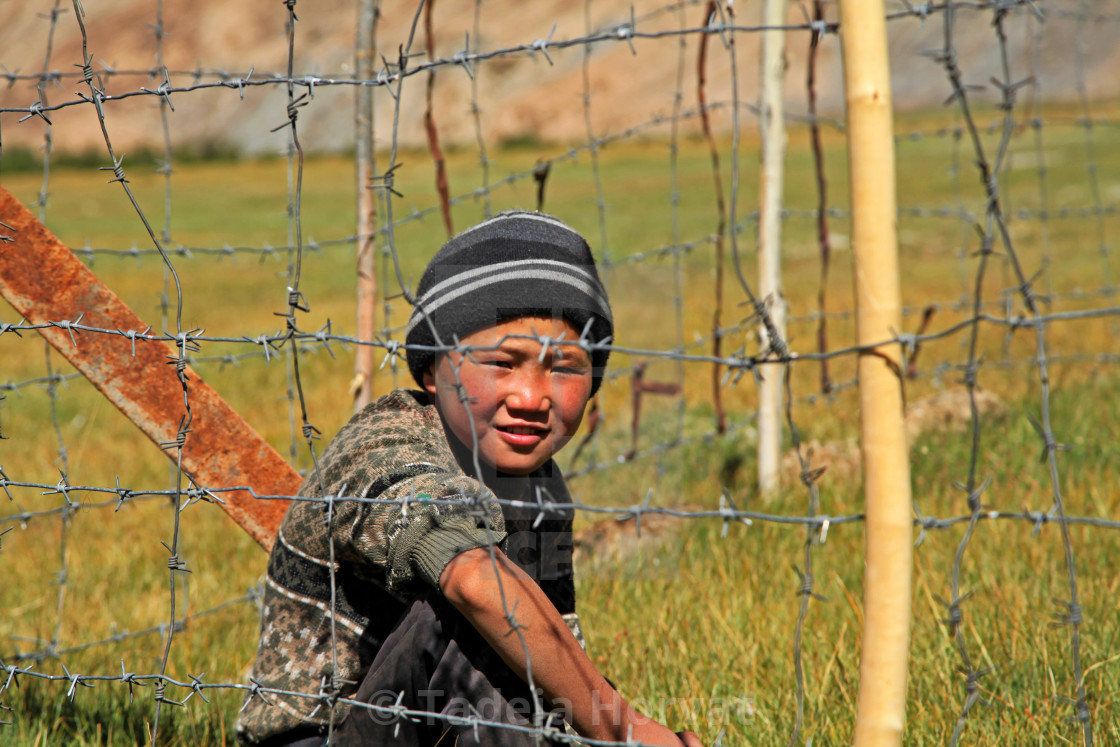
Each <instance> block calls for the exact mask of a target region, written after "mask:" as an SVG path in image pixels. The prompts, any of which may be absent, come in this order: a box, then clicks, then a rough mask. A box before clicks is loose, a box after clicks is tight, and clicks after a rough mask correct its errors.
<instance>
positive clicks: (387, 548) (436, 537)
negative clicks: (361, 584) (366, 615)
mask: <svg viewBox="0 0 1120 747" xmlns="http://www.w3.org/2000/svg"><path fill="white" fill-rule="evenodd" d="M410 466H411V465H410ZM425 466H427V467H429V468H431V470H432V471H419V470H417V469H409V470H407V471H406V473H405V474H402V473H398V474H396V475H392V476H390V477H389V479H387V480H382V481H379V482H381V483H382V485H375V486H373V488H372V489H371V490H370V491H367V493H366V495H367V496H369V497H376V498H379V499H381V500H384V501H393V503H353V502H352V503H351V504H350V505H351V506H352V507H354V508H355V509H357V510H350V511H347V510H345V509H343V510H342V511H340V512H339V514H338V516H336V519H335V522H334V523H335V530H336V534H335V537H336V542H338V543H339V544H341V545H344V546H348V547H349V548H350V549H351V550H352V551H353V552H355V553H356V554H358V555H360V556H361V557H362V558H363V559H364V560H366V561H367V562H372V563H373V564H375V565H377V566H380V567H381V568H382V569H383V570H384V571H385V578H386V584H387V586H388V587H389V589H390V590H392V591H398V592H403V591H406V590H407V589H408V588H409V587H411V586H413V585H414V583H415V582H416V581H423V582H427V583H428V584H430V585H432V586H434V587H436V588H438V587H439V577H440V574H441V573H443V569H444V568H446V567H447V564H448V563H450V562H451V560H452V558H454V557H455V556H456V555H458V554H459V553H461V552H465V551H467V550H473V549H475V548H478V547H486V546H488V545H493V544H496V543H498V542H500V541H501V540H503V539H504V538H505V536H506V532H505V522H504V519H503V517H502V509H501V506H500V505H499V504H498V502H497V501H496V500H495V499H494V495H493V494H492V493H491V492H490V491H489V490H488V489H486V488H484V487H482V486H481V485H480V484H479V483H478V482H477V481H476V480H473V479H471V478H469V477H466V476H464V475H462V474H451V473H448V472H446V471H443V470H440V469H439V468H437V467H435V466H434V465H425ZM394 478H397V479H394ZM385 482H389V483H390V484H389V485H388V486H384V483H385ZM359 507H360V508H359Z"/></svg>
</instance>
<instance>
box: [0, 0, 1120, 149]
mask: <svg viewBox="0 0 1120 747" xmlns="http://www.w3.org/2000/svg"><path fill="white" fill-rule="evenodd" d="M384 5H385V8H386V10H385V11H384V14H383V17H382V18H381V22H380V25H379V27H378V44H379V53H380V54H382V55H384V56H385V57H386V58H388V59H389V60H390V61H395V60H396V58H397V56H398V51H399V50H400V49H402V48H403V47H404V46H405V45H407V40H408V38H409V32H410V30H411V28H412V24H413V16H414V7H415V6H414V4H413V3H385V4H384ZM1038 5H1039V6H1040V7H1042V8H1043V9H1044V10H1045V11H1046V13H1047V18H1046V21H1045V23H1041V24H1040V23H1038V22H1037V21H1036V20H1035V19H1034V17H1032V16H1031V15H1030V14H1029V13H1028V12H1027V11H1026V10H1025V9H1018V10H1016V11H1014V12H1012V13H1011V14H1010V16H1009V18H1008V20H1007V31H1008V35H1009V38H1010V45H1009V50H1010V57H1011V63H1012V66H1013V71H1012V75H1013V77H1015V78H1017V79H1020V78H1027V77H1030V76H1032V75H1033V76H1035V79H1036V81H1037V83H1038V85H1039V89H1038V90H1039V92H1040V93H1041V95H1042V97H1043V98H1045V99H1047V100H1062V101H1072V100H1076V98H1077V96H1078V85H1079V84H1080V83H1083V84H1084V86H1085V90H1086V92H1087V95H1089V96H1090V97H1092V98H1104V97H1115V96H1116V95H1118V93H1120V76H1117V75H1116V74H1115V72H1114V71H1115V70H1116V69H1117V67H1118V65H1120V45H1116V44H1115V43H1114V38H1115V36H1116V32H1117V31H1118V30H1120V14H1116V13H1115V12H1113V11H1110V10H1109V9H1110V8H1111V7H1112V6H1111V3H1110V0H1087V1H1086V2H1083V3H1082V2H1077V1H1076V0H1061V2H1045V0H1040V2H1039V3H1038ZM53 6H54V0H20V1H19V2H16V1H15V0H7V2H3V3H0V64H2V65H3V68H0V71H6V72H7V73H9V74H11V75H13V76H14V75H17V74H23V75H26V74H36V75H37V74H38V73H40V72H41V71H42V70H43V69H44V67H45V68H46V69H48V70H51V71H55V72H58V73H60V74H63V75H64V76H70V75H72V74H73V73H75V72H76V71H77V70H78V68H77V67H75V66H76V65H80V63H81V60H82V43H81V35H80V33H79V31H78V25H77V23H76V21H75V18H74V13H73V10H72V7H71V4H70V2H62V3H60V6H61V11H60V15H59V17H58V22H57V28H56V30H55V33H54V37H53V46H52V48H51V51H50V56H49V60H48V59H47V50H48V37H49V32H50V28H51V24H50V21H49V12H50V10H51V8H52V7H53ZM737 6H738V7H739V10H738V13H739V17H738V19H737V22H738V23H739V24H740V25H744V26H753V25H756V24H757V23H758V14H759V12H760V8H761V4H760V3H758V2H755V3H740V4H737ZM1082 6H1087V9H1088V13H1089V15H1086V14H1085V13H1084V12H1083V13H1081V15H1080V16H1079V15H1078V14H1077V12H1075V11H1077V10H1078V8H1079V7H1082ZM85 9H86V19H85V23H86V27H87V30H88V34H89V51H90V54H91V55H92V58H93V64H94V68H95V69H106V68H110V69H112V70H114V71H118V73H117V74H114V75H111V76H108V77H106V78H105V87H106V90H107V91H108V92H109V93H110V94H117V95H119V94H122V93H125V92H128V91H135V90H138V89H140V88H141V87H146V88H149V89H155V88H157V87H158V86H159V84H160V83H161V82H163V81H162V76H160V77H159V78H151V77H149V76H147V75H124V74H119V71H128V70H140V71H143V70H150V69H152V68H153V66H154V65H156V63H157V56H156V52H157V45H156V37H155V33H154V30H153V25H154V24H155V22H156V4H155V2H153V0H86V2H85ZM296 11H297V14H298V16H299V23H298V24H297V26H296V47H295V60H294V69H295V71H296V74H297V75H301V76H302V75H311V76H317V77H318V78H321V79H323V82H322V83H320V85H318V86H316V87H315V88H314V98H313V100H312V101H311V102H310V103H309V104H308V106H306V107H305V108H304V109H303V110H302V111H301V114H300V132H301V138H302V140H303V142H304V143H305V144H306V145H308V146H310V147H312V148H315V149H322V150H334V149H342V148H345V147H347V146H348V144H349V142H350V141H351V138H352V135H351V133H352V129H353V125H352V113H351V112H352V106H353V104H352V101H353V91H354V87H353V85H332V84H331V83H330V82H331V81H337V80H347V79H352V78H353V72H352V70H353V44H354V26H355V22H356V15H357V12H356V3H355V2H354V0H318V1H317V2H307V0H304V2H301V3H300V4H299V5H297V6H296ZM704 11H705V6H704V4H698V3H685V5H684V8H683V11H678V10H677V9H676V8H668V9H665V8H664V7H663V4H662V3H660V2H659V3H647V2H638V3H635V4H634V13H635V19H636V26H637V30H638V31H639V32H643V33H647V32H660V31H673V30H679V29H680V28H682V24H683V26H685V27H688V28H696V27H698V26H701V25H703V24H704V23H705V22H706V19H705V18H704ZM830 12H831V13H832V14H833V15H835V8H831V9H830ZM475 13H476V3H475V2H474V1H473V0H440V2H439V3H438V4H437V5H435V6H434V30H435V33H434V36H435V43H434V53H433V54H434V56H435V57H436V58H444V59H453V58H454V56H455V55H456V53H459V52H462V51H463V49H464V48H465V45H466V43H467V41H466V40H467V35H468V34H469V35H470V47H471V51H472V52H473V51H478V52H483V53H486V52H493V51H495V50H502V49H509V48H514V47H518V46H520V45H532V43H533V42H534V41H535V40H540V39H551V41H552V42H555V43H562V42H563V41H565V40H570V39H573V38H577V37H581V36H585V35H586V34H587V33H588V32H589V28H590V30H592V31H595V30H603V29H606V30H610V29H615V28H617V27H618V26H619V25H620V24H625V23H628V22H629V20H630V14H631V3H630V2H628V1H624V0H596V2H595V3H593V4H592V5H591V8H590V12H589V15H590V19H589V21H590V24H589V23H588V19H586V18H585V6H584V3H571V2H557V1H556V0H549V1H545V0H538V1H537V2H531V3H527V2H516V3H515V2H505V1H502V0H490V2H486V3H484V4H482V6H481V13H480V17H479V18H480V22H479V33H478V34H475V33H474V24H475ZM1109 13H1111V15H1109ZM163 14H164V18H163V21H164V31H165V39H164V44H163V63H164V64H165V65H166V66H167V68H168V69H169V70H170V71H172V72H171V75H170V80H171V84H172V85H173V86H174V87H184V86H192V85H195V84H215V83H216V82H218V81H221V80H223V79H225V80H227V81H228V80H235V79H237V78H244V77H245V76H246V75H247V74H248V72H249V71H250V70H252V71H253V74H252V77H251V78H250V80H251V81H256V82H260V81H266V80H268V79H269V78H272V77H274V76H277V75H280V74H281V73H282V72H283V71H286V70H287V64H288V60H287V55H288V41H287V32H286V16H287V11H286V10H285V8H284V6H283V5H282V4H281V3H280V2H267V3H266V2H260V1H257V2H230V0H164V2H163ZM1093 14H1096V15H1093ZM789 19H790V23H793V24H801V23H804V16H803V11H802V9H801V6H800V5H792V6H791V9H790V13H789ZM553 27H555V29H554V30H553ZM889 28H890V32H891V44H892V67H893V70H892V80H893V89H894V97H895V102H896V105H897V106H899V107H902V108H913V107H923V106H933V105H937V104H938V103H940V102H941V101H943V100H944V99H945V98H946V97H947V96H948V94H949V87H948V84H947V82H946V76H945V73H944V71H943V70H942V68H941V67H940V66H939V65H938V64H937V63H936V62H935V61H934V60H933V59H932V58H931V55H929V54H927V53H928V52H930V51H933V50H938V49H941V48H942V47H943V46H944V24H943V18H942V15H941V14H937V13H935V14H932V15H930V16H929V17H928V18H926V19H925V20H924V21H923V20H920V19H918V18H916V17H914V16H909V17H906V18H902V19H899V20H894V21H892V22H891V23H890V26H889ZM953 31H954V46H955V49H956V51H957V59H958V62H959V64H960V67H961V69H962V70H963V71H964V74H965V77H966V82H968V83H970V84H978V85H980V86H985V87H986V88H985V89H984V90H978V91H977V92H976V94H975V95H976V96H977V97H979V98H982V99H985V100H988V101H994V100H995V97H996V93H995V90H994V88H993V86H992V85H991V83H990V78H992V77H993V76H997V77H998V76H1001V73H1000V61H999V50H998V47H997V46H996V45H995V43H994V34H993V30H992V28H991V13H990V12H980V11H975V10H965V9H962V10H959V11H958V13H957V20H956V23H955V25H954V29H953ZM680 38H682V37H680V36H669V37H665V38H659V39H648V38H639V39H635V40H633V48H631V46H630V44H629V43H628V42H627V41H626V40H624V39H620V38H618V37H617V36H615V37H612V38H610V39H608V40H605V41H601V42H598V43H596V44H595V45H593V46H591V47H589V48H588V47H585V46H584V45H574V46H571V47H568V48H562V47H561V46H550V47H548V48H547V56H546V54H544V53H543V52H540V51H538V52H535V53H534V52H525V51H522V52H518V53H514V54H508V55H500V56H496V57H493V58H491V59H488V60H486V61H483V62H479V63H476V64H474V65H473V66H472V68H471V73H472V74H473V75H474V76H475V79H476V81H477V100H478V106H479V109H480V114H481V116H480V122H481V127H482V130H483V133H484V136H485V137H487V138H488V140H489V141H490V142H498V141H501V140H503V139H516V138H526V137H532V138H537V139H540V140H545V141H557V142H575V141H582V140H586V139H587V127H588V125H587V121H586V118H585V110H584V103H583V102H584V85H585V84H584V66H585V54H586V55H587V70H588V78H589V88H590V91H591V98H590V117H591V127H592V129H593V131H594V132H595V133H596V134H606V133H612V132H618V131H621V130H624V129H626V128H629V127H635V126H641V125H643V123H648V122H650V121H651V120H652V119H655V118H657V117H659V116H668V115H670V114H671V113H672V111H673V104H674V97H675V94H676V91H677V85H678V84H677V81H678V71H679V70H681V69H683V75H682V76H681V86H680V90H681V94H682V106H683V107H684V108H685V109H688V108H690V107H694V106H696V102H697V56H698V36H697V35H695V34H688V35H685V36H684V37H683V38H684V39H685V43H684V46H683V50H682V48H681V45H680V44H679V42H678V40H679V39H680ZM808 44H809V37H808V34H807V33H806V32H804V31H797V32H792V33H790V34H789V36H788V55H787V56H788V60H789V77H788V84H787V99H788V110H789V112H790V113H791V114H794V115H796V114H799V113H804V112H805V110H806V104H805V84H804V80H805V60H806V55H807V50H808ZM426 46H427V44H426V39H425V36H424V33H423V28H422V24H421V26H420V27H419V28H418V29H417V32H416V36H415V40H414V42H413V45H412V50H413V52H414V54H415V56H414V57H412V58H411V59H412V61H413V64H415V63H417V62H419V61H422V60H424V59H426V58H427V56H428V55H427V50H426ZM585 50H586V51H585ZM839 52H840V49H839V39H838V37H836V36H835V35H830V36H828V37H827V38H826V39H825V40H824V42H823V43H822V47H821V57H820V66H821V67H820V73H819V75H818V80H819V82H818V86H819V96H820V106H821V110H822V112H824V113H826V114H830V115H833V116H838V115H840V114H841V111H842V103H843V102H842V90H841V87H840V73H841V71H840V54H839ZM682 54H683V68H682ZM735 54H736V58H737V61H738V83H739V92H740V97H741V99H742V101H743V102H744V103H746V104H750V103H752V102H753V101H754V100H755V99H756V97H757V86H756V78H757V73H756V70H757V60H758V56H759V50H758V34H753V33H738V34H736V36H735ZM44 63H45V64H44ZM707 69H708V84H707V85H708V100H709V101H714V102H718V101H723V102H729V101H730V99H731V75H730V57H729V51H728V49H727V48H726V46H725V45H724V44H723V43H722V42H721V41H719V40H718V38H717V37H712V39H711V43H710V45H709V59H708V66H707ZM427 77H428V76H427V74H426V73H423V74H420V75H416V76H413V77H411V78H409V79H408V80H407V81H406V83H405V86H404V90H403V94H402V96H401V102H400V107H401V117H400V139H401V141H402V142H404V143H406V144H418V143H420V142H422V141H423V112H424V107H425V85H426V81H427ZM82 88H83V85H82V84H81V81H80V80H79V79H77V78H74V77H62V78H60V79H56V80H54V81H52V82H51V84H50V85H48V86H47V87H46V90H45V99H46V101H45V103H47V104H50V105H57V104H60V103H63V102H66V101H73V100H75V99H76V93H75V92H77V91H79V90H81V89H82ZM242 94H243V98H242ZM473 95H474V94H473V93H472V80H471V78H470V77H469V75H468V72H467V70H466V69H464V67H463V66H462V65H449V66H446V67H442V68H440V69H439V72H438V73H437V75H436V80H435V100H436V118H437V122H438V126H439V131H440V135H441V137H442V138H443V139H444V141H445V142H452V143H454V142H469V141H473V140H474V138H475V119H474V117H473V116H471V101H472V96H473ZM1021 95H1024V96H1025V95H1033V89H1031V88H1027V89H1023V93H1022V94H1021ZM37 97H38V94H37V91H36V88H35V83H34V81H31V80H26V79H21V78H16V77H9V85H8V86H7V87H6V88H5V89H4V90H3V91H2V92H0V107H21V108H25V107H28V106H30V105H31V104H32V103H34V102H35V101H36V99H37ZM171 102H172V104H173V105H174V107H175V111H174V113H172V114H171V115H170V128H171V135H172V140H173V142H175V143H177V144H185V143H190V142H202V141H206V142H218V143H223V144H228V145H231V146H234V147H237V148H240V149H243V150H245V151H249V152H259V151H267V150H279V149H281V148H282V147H283V146H284V143H285V142H286V140H285V136H284V134H283V133H270V130H272V129H273V128H274V127H276V126H278V125H281V124H283V123H284V122H285V121H286V113H285V107H286V103H287V91H286V88H285V87H284V86H283V85H279V84H271V85H264V86H249V87H246V88H244V90H243V91H242V92H239V91H238V89H237V87H235V86H226V87H216V86H213V85H211V86H210V87H204V88H199V89H196V90H191V91H180V92H177V93H175V94H173V95H172V97H171ZM394 108H395V101H394V99H393V98H392V97H391V96H390V95H389V92H388V90H387V89H385V88H379V89H378V90H377V94H376V112H377V113H376V119H377V131H378V138H379V140H381V141H382V142H385V141H387V139H388V137H389V136H390V134H391V131H392V122H393V114H394ZM106 111H107V113H108V115H109V124H110V128H111V129H110V133H111V135H112V136H113V138H114V142H115V144H117V143H119V144H120V146H121V147H129V146H135V145H136V144H140V143H152V144H156V143H161V142H162V130H161V126H160V124H159V116H158V106H156V100H155V99H154V98H153V97H150V96H140V97H133V98H129V99H125V100H121V101H111V102H110V103H108V104H107V106H106ZM726 112H727V110H726V109H724V110H723V113H721V114H717V115H716V118H715V122H714V124H715V125H716V126H717V127H720V128H723V129H724V130H726V129H727V128H728V127H729V126H730V117H729V116H728V115H727V113H726ZM23 116H24V115H22V114H17V113H6V114H2V115H0V117H2V121H0V128H2V129H0V137H2V138H3V140H2V142H3V144H5V145H9V144H23V145H28V146H33V147H34V146H38V145H39V144H41V143H42V141H43V130H44V127H43V123H42V121H41V120H40V119H38V118H36V117H31V118H29V119H27V120H26V121H24V122H22V123H21V122H19V121H18V120H19V119H21V118H22V117H23ZM50 118H51V121H52V122H53V123H54V139H55V144H56V146H58V147H63V148H67V149H74V150H80V149H84V148H89V147H96V146H98V145H99V143H100V141H101V133H100V129H99V127H98V126H97V120H96V117H95V115H94V112H93V110H92V108H91V107H89V106H86V105H82V106H73V107H68V108H66V109H63V110H60V111H55V112H53V113H51V114H50ZM749 121H750V120H748V122H749ZM690 126H693V127H698V125H695V124H693V125H690ZM750 126H752V127H753V124H751V125H750ZM653 129H656V126H654V128H653Z"/></svg>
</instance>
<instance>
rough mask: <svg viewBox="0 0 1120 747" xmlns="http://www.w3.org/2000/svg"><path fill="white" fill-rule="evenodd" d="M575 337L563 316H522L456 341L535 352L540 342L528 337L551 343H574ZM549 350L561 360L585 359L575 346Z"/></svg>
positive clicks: (465, 343)
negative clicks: (567, 358) (539, 338)
mask: <svg viewBox="0 0 1120 747" xmlns="http://www.w3.org/2000/svg"><path fill="white" fill-rule="evenodd" d="M579 335H580V331H579V330H577V329H576V328H575V326H574V325H573V324H572V323H571V322H569V321H568V320H567V319H564V318H563V317H541V316H522V317H517V318H516V319H510V320H508V321H504V322H499V323H498V324H494V325H492V326H489V327H483V328H482V329H479V330H476V331H474V332H472V333H471V334H469V335H467V336H466V337H462V338H460V340H459V341H460V342H461V343H463V344H464V345H473V346H476V347H499V346H500V347H501V348H503V349H519V348H531V349H533V350H535V351H539V350H540V342H539V341H538V340H535V339H529V338H534V337H548V338H551V339H552V340H553V341H555V340H558V339H560V340H566V341H570V342H575V341H576V340H578V339H579ZM550 349H551V350H552V351H554V352H555V351H559V353H560V354H561V355H564V356H565V357H570V356H584V357H587V356H588V353H587V351H586V350H584V349H583V348H580V347H578V346H576V345H557V346H553V347H551V348H550Z"/></svg>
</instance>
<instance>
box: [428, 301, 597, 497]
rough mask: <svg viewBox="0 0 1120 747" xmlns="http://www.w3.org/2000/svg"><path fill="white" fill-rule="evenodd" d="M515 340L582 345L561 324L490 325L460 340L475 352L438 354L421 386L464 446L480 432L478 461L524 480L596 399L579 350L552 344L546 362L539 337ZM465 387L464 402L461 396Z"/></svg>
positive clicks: (587, 360)
mask: <svg viewBox="0 0 1120 747" xmlns="http://www.w3.org/2000/svg"><path fill="white" fill-rule="evenodd" d="M511 335H526V336H529V335H531V336H533V337H545V336H547V337H550V338H552V339H553V340H556V339H557V338H560V336H561V335H563V339H564V340H568V341H573V342H574V341H576V340H578V339H579V332H578V331H577V330H576V329H575V328H574V327H572V325H571V324H569V323H568V322H567V321H566V320H564V319H547V318H541V317H521V318H518V319H513V320H511V321H508V322H503V323H501V324H497V325H495V326H493V327H486V328H484V329H480V330H478V331H477V332H474V333H472V334H470V335H468V336H466V337H464V338H460V342H461V343H462V344H463V345H470V346H472V347H474V348H476V349H475V350H474V351H473V352H471V353H470V354H460V353H455V352H451V353H447V354H444V355H440V356H438V357H437V358H436V362H435V363H434V364H432V367H431V369H429V370H428V371H427V373H425V374H424V388H425V389H427V390H428V393H429V394H430V395H431V396H432V401H433V402H434V403H435V405H436V407H437V408H438V410H439V412H440V415H441V416H442V417H443V420H444V422H445V423H447V425H448V427H450V429H451V432H452V433H454V434H455V436H456V437H457V438H458V439H459V440H460V441H461V442H463V444H464V445H466V446H467V447H468V448H470V447H471V446H472V445H473V443H474V439H473V437H472V429H473V432H474V433H477V434H478V456H479V459H480V460H482V461H483V462H485V463H486V464H489V465H491V466H492V467H495V468H497V469H498V470H499V471H501V472H507V473H510V474H515V475H524V474H528V473H529V472H532V471H533V470H535V469H537V468H538V467H540V466H541V465H542V464H544V463H545V462H547V461H548V460H549V459H550V458H551V457H552V455H553V454H555V453H556V452H557V451H559V450H560V449H561V448H563V447H564V444H566V443H568V441H569V440H571V438H572V436H574V435H575V432H576V429H577V428H579V424H580V421H581V420H583V410H584V407H585V406H586V405H587V399H588V397H590V396H591V356H590V355H589V354H588V352H587V351H586V350H583V349H581V348H579V347H577V346H575V345H550V346H549V347H548V349H547V350H545V351H544V354H543V357H542V354H541V343H540V342H538V341H537V340H536V339H524V338H517V337H511ZM479 348H481V349H479ZM456 369H457V370H458V379H456V375H455V374H456ZM460 382H461V383H462V385H463V388H464V390H465V394H466V397H467V401H466V403H464V402H463V401H461V400H460V397H459V392H458V390H457V384H458V383H460Z"/></svg>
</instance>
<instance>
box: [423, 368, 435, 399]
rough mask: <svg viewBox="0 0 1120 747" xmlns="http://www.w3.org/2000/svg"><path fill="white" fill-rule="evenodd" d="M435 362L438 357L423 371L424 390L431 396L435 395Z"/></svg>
mask: <svg viewBox="0 0 1120 747" xmlns="http://www.w3.org/2000/svg"><path fill="white" fill-rule="evenodd" d="M436 363H438V359H437V360H436V361H433V362H432V365H430V366H428V370H427V371H425V372H424V390H425V391H426V392H427V393H428V394H430V395H431V396H432V397H435V396H436V373H435V371H436Z"/></svg>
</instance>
